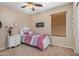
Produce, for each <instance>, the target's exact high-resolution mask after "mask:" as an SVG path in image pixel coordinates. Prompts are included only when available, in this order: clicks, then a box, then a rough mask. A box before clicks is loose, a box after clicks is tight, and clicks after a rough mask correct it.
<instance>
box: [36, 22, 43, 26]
mask: <svg viewBox="0 0 79 59" xmlns="http://www.w3.org/2000/svg"><path fill="white" fill-rule="evenodd" d="M36 27H44V22H39V23H36Z"/></svg>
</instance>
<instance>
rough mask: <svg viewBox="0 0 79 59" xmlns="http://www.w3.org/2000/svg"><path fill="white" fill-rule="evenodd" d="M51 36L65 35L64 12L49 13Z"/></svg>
mask: <svg viewBox="0 0 79 59" xmlns="http://www.w3.org/2000/svg"><path fill="white" fill-rule="evenodd" d="M51 34H52V36H64V37H65V36H66V12H60V13H56V14H52V15H51Z"/></svg>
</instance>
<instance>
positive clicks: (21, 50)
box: [0, 44, 74, 56]
mask: <svg viewBox="0 0 79 59" xmlns="http://www.w3.org/2000/svg"><path fill="white" fill-rule="evenodd" d="M0 56H74V51H73V50H72V49H69V48H65V47H59V46H53V45H51V46H49V47H48V48H47V49H46V50H44V51H41V50H39V49H37V48H34V47H31V46H29V45H25V44H21V45H20V46H17V47H14V48H11V49H5V50H2V51H0Z"/></svg>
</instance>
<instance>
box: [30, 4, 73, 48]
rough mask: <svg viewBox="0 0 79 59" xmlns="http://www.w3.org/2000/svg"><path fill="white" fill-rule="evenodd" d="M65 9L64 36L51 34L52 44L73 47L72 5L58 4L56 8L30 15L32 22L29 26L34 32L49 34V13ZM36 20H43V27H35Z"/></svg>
mask: <svg viewBox="0 0 79 59" xmlns="http://www.w3.org/2000/svg"><path fill="white" fill-rule="evenodd" d="M63 11H67V14H66V37H58V36H51V38H52V44H54V45H59V46H64V47H68V48H74V39H73V30H72V20H73V19H72V14H73V5H72V4H68V5H64V6H60V7H57V8H53V9H51V10H48V11H45V12H42V13H38V14H36V15H33V16H32V19H31V21H32V23H31V28H32V30H33V31H35V32H36V33H48V34H49V35H51V16H50V15H51V14H55V13H59V12H63ZM37 22H44V23H45V27H43V28H36V27H35V24H36V23H37Z"/></svg>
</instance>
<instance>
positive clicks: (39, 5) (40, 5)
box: [34, 4, 43, 7]
mask: <svg viewBox="0 0 79 59" xmlns="http://www.w3.org/2000/svg"><path fill="white" fill-rule="evenodd" d="M34 6H37V7H43V5H42V4H34Z"/></svg>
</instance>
